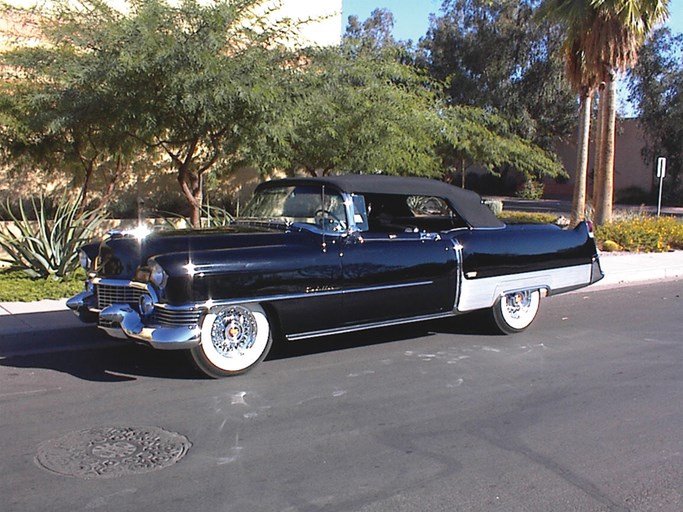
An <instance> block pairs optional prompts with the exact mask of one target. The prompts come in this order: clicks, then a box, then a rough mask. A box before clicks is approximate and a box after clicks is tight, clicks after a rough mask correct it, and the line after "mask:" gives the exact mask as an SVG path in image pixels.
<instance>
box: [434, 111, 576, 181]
mask: <svg viewBox="0 0 683 512" xmlns="http://www.w3.org/2000/svg"><path fill="white" fill-rule="evenodd" d="M441 120H442V122H443V129H442V135H443V141H444V143H443V145H442V147H441V151H442V154H443V156H444V162H445V163H446V164H447V168H450V169H453V170H455V171H456V172H459V173H460V174H461V179H462V186H463V187H464V186H465V174H466V171H467V169H468V167H470V166H471V165H473V164H477V165H481V166H483V167H485V168H486V169H487V170H488V171H489V172H491V173H493V174H497V173H498V170H499V169H501V168H503V167H511V168H514V169H515V170H517V171H518V172H520V173H522V175H523V176H524V177H525V179H526V180H527V181H528V182H534V181H536V180H538V179H539V178H541V177H543V176H549V177H558V176H566V173H565V171H564V168H563V167H562V165H561V164H560V163H559V162H558V161H557V159H555V158H553V156H552V155H551V154H549V153H548V152H546V151H545V150H543V149H542V148H540V147H538V146H536V145H535V144H533V143H532V142H530V141H528V140H525V139H523V138H522V137H520V136H519V135H516V134H515V133H514V132H513V131H512V129H511V128H510V124H509V122H507V121H506V120H505V119H503V118H502V117H500V116H498V115H495V114H492V113H490V112H487V111H486V110H484V109H481V108H478V107H470V106H465V105H456V106H451V107H448V108H446V109H444V110H443V111H442V112H441Z"/></svg>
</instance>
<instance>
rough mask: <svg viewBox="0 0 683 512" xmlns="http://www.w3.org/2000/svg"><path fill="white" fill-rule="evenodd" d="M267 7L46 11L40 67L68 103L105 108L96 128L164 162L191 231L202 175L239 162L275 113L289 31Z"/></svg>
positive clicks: (246, 3) (93, 6)
mask: <svg viewBox="0 0 683 512" xmlns="http://www.w3.org/2000/svg"><path fill="white" fill-rule="evenodd" d="M267 5H270V4H266V2H265V1H264V0H215V1H211V2H208V3H206V2H201V3H200V2H198V1H196V0H185V1H183V2H182V3H180V4H179V5H171V4H169V3H167V2H166V1H165V0H137V1H133V2H131V3H130V4H129V5H128V7H129V10H127V11H126V12H122V11H117V10H114V9H111V8H110V7H108V6H107V5H106V4H105V3H103V2H100V0H80V1H79V2H78V3H74V2H72V1H70V0H57V2H56V3H55V7H54V9H55V10H54V11H52V10H48V11H46V12H45V17H46V19H50V20H54V24H53V25H51V26H48V27H45V26H43V28H44V34H45V36H46V38H47V40H48V42H49V43H50V45H48V46H45V47H42V48H40V51H41V52H42V55H43V56H44V59H45V61H46V62H51V63H53V64H52V65H54V66H56V67H57V68H59V69H60V70H61V71H62V72H63V73H65V74H66V81H67V82H68V83H69V85H70V86H71V88H70V89H69V92H70V93H71V94H74V95H75V96H80V97H82V98H85V99H84V101H87V104H88V105H94V106H97V105H104V106H105V107H108V108H107V109H106V111H105V114H106V115H104V116H101V117H100V124H99V126H98V127H99V129H101V130H104V128H105V127H106V126H115V127H116V129H117V130H121V131H123V132H124V133H126V134H127V135H128V138H129V139H131V140H134V141H137V142H138V143H140V144H143V145H144V146H146V147H147V148H150V149H152V150H156V151H160V152H162V153H163V154H165V155H166V156H167V157H168V158H169V159H170V161H171V163H172V165H173V166H174V167H175V169H176V170H177V178H178V183H179V185H180V189H181V191H182V193H183V195H184V197H185V198H186V200H187V202H188V205H189V206H190V210H191V216H190V218H191V220H192V222H193V224H194V225H198V223H199V212H200V208H201V204H202V182H203V178H204V175H205V174H206V173H207V172H209V171H210V170H212V169H213V168H214V167H215V166H216V165H217V164H218V163H223V164H226V162H227V164H230V163H235V162H238V161H239V160H240V159H241V155H240V150H241V149H242V147H243V145H244V143H245V141H247V140H249V139H250V137H252V136H253V135H254V134H256V133H259V132H260V131H261V130H267V129H268V125H266V124H264V122H263V121H264V119H265V117H266V116H265V113H266V112H273V111H274V110H276V109H277V107H278V106H279V105H281V104H282V102H281V101H280V99H281V98H280V97H279V95H278V93H279V92H280V91H281V88H279V87H277V84H278V82H279V81H280V75H281V74H282V73H284V72H285V70H286V67H287V66H288V65H290V64H291V63H292V62H294V61H295V60H294V59H293V58H291V56H290V55H289V54H288V52H285V51H284V50H283V49H282V43H283V42H285V41H286V40H288V39H289V38H290V37H291V36H293V35H295V33H296V30H295V29H296V26H295V24H294V23H293V22H292V21H291V20H288V19H280V20H278V21H273V19H274V18H273V16H272V14H273V12H274V11H275V10H276V8H277V5H276V6H273V7H272V8H269V7H267ZM45 9H48V8H47V7H46V8H45ZM50 9H51V8H50ZM64 62H69V63H70V65H69V66H65V65H62V64H63V63H64ZM71 63H72V64H71ZM41 78H43V79H44V80H45V81H46V82H48V84H49V82H50V80H49V76H47V77H45V76H44V75H41ZM66 108H67V112H66V113H65V115H67V116H68V115H73V114H75V113H76V110H77V108H76V106H74V109H69V108H68V106H66ZM97 117H98V116H97V115H95V116H94V118H97ZM227 164H226V165H227Z"/></svg>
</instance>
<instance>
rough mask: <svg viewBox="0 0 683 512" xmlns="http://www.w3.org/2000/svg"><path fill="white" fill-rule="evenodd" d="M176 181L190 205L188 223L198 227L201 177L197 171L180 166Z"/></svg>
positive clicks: (200, 203)
mask: <svg viewBox="0 0 683 512" xmlns="http://www.w3.org/2000/svg"><path fill="white" fill-rule="evenodd" d="M178 182H179V183H180V188H181V190H182V191H183V195H184V196H185V199H186V200H187V204H188V206H189V207H190V224H192V227H194V228H198V227H200V225H201V207H202V177H201V175H200V174H198V173H195V172H190V171H189V170H187V169H183V168H181V169H180V170H179V171H178Z"/></svg>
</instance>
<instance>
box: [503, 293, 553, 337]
mask: <svg viewBox="0 0 683 512" xmlns="http://www.w3.org/2000/svg"><path fill="white" fill-rule="evenodd" d="M540 305H541V293H540V292H539V291H538V290H524V291H519V292H513V293H507V294H505V295H502V296H501V297H500V298H499V299H498V300H497V301H496V303H495V304H494V306H493V311H492V316H493V323H494V324H495V326H496V328H497V329H498V330H499V331H500V332H501V333H503V334H514V333H516V332H521V331H523V330H524V329H526V328H527V327H529V326H530V325H531V322H533V321H534V318H536V313H538V308H539V306H540Z"/></svg>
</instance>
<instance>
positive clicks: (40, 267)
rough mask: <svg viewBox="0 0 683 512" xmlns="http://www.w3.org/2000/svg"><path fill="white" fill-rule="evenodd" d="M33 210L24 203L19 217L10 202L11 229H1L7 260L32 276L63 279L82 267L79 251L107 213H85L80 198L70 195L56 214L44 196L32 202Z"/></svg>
mask: <svg viewBox="0 0 683 512" xmlns="http://www.w3.org/2000/svg"><path fill="white" fill-rule="evenodd" d="M31 207H32V208H31V209H30V210H29V211H27V210H26V208H25V207H24V205H23V203H21V202H20V203H19V214H18V215H15V214H14V213H13V212H12V211H11V210H10V205H9V201H8V202H7V203H6V205H5V207H4V210H5V211H4V214H5V218H6V219H8V220H9V221H10V224H11V226H8V225H6V226H5V227H4V228H2V229H0V248H2V249H3V250H4V251H5V252H6V253H7V257H5V258H4V259H3V261H6V262H8V263H10V264H11V265H12V266H13V267H15V268H19V269H22V270H23V271H25V272H26V273H28V274H29V275H30V276H32V277H42V278H44V279H47V278H52V279H56V280H63V279H65V278H66V277H67V276H68V275H69V274H71V273H73V272H74V271H75V270H76V269H77V268H78V266H79V261H78V248H79V247H80V246H82V245H84V244H86V243H88V242H90V240H91V239H92V237H93V236H94V234H95V230H96V229H97V227H98V226H99V225H100V224H101V223H102V221H103V220H104V219H105V212H104V210H102V209H97V210H91V211H82V210H81V201H80V199H77V200H72V199H69V198H68V197H67V195H66V194H63V195H62V197H61V199H60V200H59V201H58V202H57V204H56V205H55V208H54V211H53V212H52V213H48V205H47V204H46V201H45V198H44V197H43V196H42V195H41V196H40V197H38V198H37V199H35V198H34V199H32V200H31ZM33 219H35V220H33Z"/></svg>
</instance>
